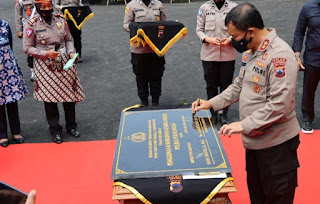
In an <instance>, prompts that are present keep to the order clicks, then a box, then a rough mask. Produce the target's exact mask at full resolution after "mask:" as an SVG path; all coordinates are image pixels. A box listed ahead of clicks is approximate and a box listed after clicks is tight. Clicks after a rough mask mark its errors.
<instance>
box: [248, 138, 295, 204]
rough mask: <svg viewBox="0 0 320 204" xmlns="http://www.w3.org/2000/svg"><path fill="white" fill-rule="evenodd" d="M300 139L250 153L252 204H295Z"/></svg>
mask: <svg viewBox="0 0 320 204" xmlns="http://www.w3.org/2000/svg"><path fill="white" fill-rule="evenodd" d="M299 144H300V140H299V135H297V136H296V137H294V138H292V139H291V140H288V141H286V142H284V143H282V144H279V145H277V146H274V147H270V148H267V149H262V150H248V149H247V150H246V170H247V183H248V189H249V194H250V200H251V204H292V203H293V199H294V194H295V188H296V187H297V186H298V185H297V168H298V167H299V161H298V158H297V149H298V146H299Z"/></svg>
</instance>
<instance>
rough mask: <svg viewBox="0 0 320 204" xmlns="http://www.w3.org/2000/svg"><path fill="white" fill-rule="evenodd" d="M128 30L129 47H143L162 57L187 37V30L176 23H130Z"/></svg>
mask: <svg viewBox="0 0 320 204" xmlns="http://www.w3.org/2000/svg"><path fill="white" fill-rule="evenodd" d="M129 29H130V45H133V44H136V46H138V47H139V46H145V45H146V44H148V45H149V46H150V48H151V49H152V50H153V51H154V52H155V53H156V54H157V55H158V56H160V57H162V56H163V55H164V54H165V53H166V52H167V51H168V50H169V48H170V47H171V46H172V45H173V44H174V43H176V42H177V41H178V40H179V39H180V38H181V37H183V38H185V37H186V36H187V33H188V30H187V28H186V27H184V25H183V24H182V23H179V22H176V21H158V22H139V23H137V22H132V23H130V25H129Z"/></svg>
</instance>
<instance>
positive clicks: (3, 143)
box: [0, 140, 9, 147]
mask: <svg viewBox="0 0 320 204" xmlns="http://www.w3.org/2000/svg"><path fill="white" fill-rule="evenodd" d="M8 145H9V140H6V141H3V142H0V146H1V147H8Z"/></svg>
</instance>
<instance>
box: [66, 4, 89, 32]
mask: <svg viewBox="0 0 320 204" xmlns="http://www.w3.org/2000/svg"><path fill="white" fill-rule="evenodd" d="M93 16H94V13H90V14H89V15H88V16H87V17H86V18H85V19H84V20H83V21H82V22H81V23H80V25H78V24H77V22H76V21H75V20H74V18H73V16H72V15H71V13H70V12H69V10H68V9H65V10H64V18H65V19H67V17H68V18H69V19H70V20H71V21H72V22H73V24H74V25H75V26H76V28H77V29H78V30H81V28H82V26H83V25H84V24H85V22H86V21H87V20H88V19H90V18H92V17H93Z"/></svg>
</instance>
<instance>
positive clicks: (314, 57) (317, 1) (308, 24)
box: [292, 0, 320, 67]
mask: <svg viewBox="0 0 320 204" xmlns="http://www.w3.org/2000/svg"><path fill="white" fill-rule="evenodd" d="M306 30H307V36H306V42H305V45H306V47H305V52H304V55H303V59H304V63H305V64H309V65H312V66H315V67H320V0H313V1H310V2H308V3H306V4H305V5H304V6H303V7H302V9H301V12H300V15H299V18H298V22H297V27H296V31H295V33H294V41H293V45H292V49H293V50H294V51H295V52H301V50H302V44H303V39H304V36H305V33H306Z"/></svg>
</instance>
